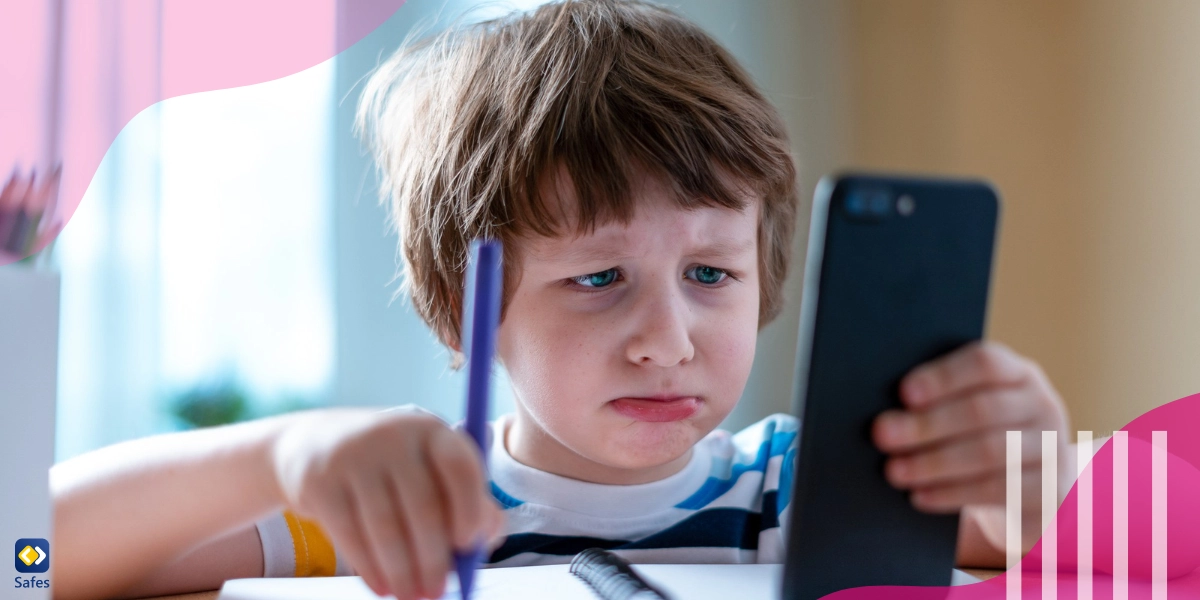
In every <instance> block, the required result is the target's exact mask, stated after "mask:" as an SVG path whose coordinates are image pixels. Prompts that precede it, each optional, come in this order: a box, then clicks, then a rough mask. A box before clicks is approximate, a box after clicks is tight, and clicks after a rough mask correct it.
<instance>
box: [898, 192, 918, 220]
mask: <svg viewBox="0 0 1200 600" xmlns="http://www.w3.org/2000/svg"><path fill="white" fill-rule="evenodd" d="M916 209H917V201H916V200H913V197H912V196H909V195H908V194H905V195H903V196H900V198H899V199H898V200H896V212H898V213H900V216H903V217H907V216H909V215H911V214H913V211H914V210H916Z"/></svg>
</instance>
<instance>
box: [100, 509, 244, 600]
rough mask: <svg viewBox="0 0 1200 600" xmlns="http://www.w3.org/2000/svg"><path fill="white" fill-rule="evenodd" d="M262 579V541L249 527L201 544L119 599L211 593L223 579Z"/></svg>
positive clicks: (124, 593) (128, 590)
mask: <svg viewBox="0 0 1200 600" xmlns="http://www.w3.org/2000/svg"><path fill="white" fill-rule="evenodd" d="M262 576H263V554H262V542H260V541H259V539H258V531H257V529H256V528H255V527H254V526H253V525H250V526H248V527H243V528H241V529H238V530H236V531H234V532H233V533H230V534H227V535H223V536H220V537H217V538H215V539H212V540H209V541H207V542H204V543H203V544H201V545H200V546H199V547H197V548H196V549H195V550H192V551H190V552H188V553H186V554H184V555H183V556H182V557H180V558H179V559H178V560H176V561H175V562H173V563H171V564H168V565H166V566H165V567H162V568H160V569H158V570H157V571H155V572H154V573H153V574H152V575H150V577H149V578H147V579H144V580H142V581H141V582H139V583H137V584H136V585H134V586H133V587H131V588H128V589H126V590H125V591H124V592H122V594H121V596H119V597H121V598H147V597H151V596H166V595H171V594H185V593H188V592H198V591H205V590H215V589H218V588H220V587H221V584H222V583H224V582H225V580H226V579H242V578H247V577H262Z"/></svg>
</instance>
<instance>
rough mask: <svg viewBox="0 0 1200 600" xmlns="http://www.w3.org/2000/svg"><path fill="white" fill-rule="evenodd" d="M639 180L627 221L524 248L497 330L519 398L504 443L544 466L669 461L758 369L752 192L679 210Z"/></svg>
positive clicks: (636, 465) (627, 479)
mask: <svg viewBox="0 0 1200 600" xmlns="http://www.w3.org/2000/svg"><path fill="white" fill-rule="evenodd" d="M635 190H637V191H635V192H634V193H635V194H638V197H637V198H636V201H637V206H638V209H637V212H636V213H635V215H634V218H633V220H632V221H631V223H630V224H629V225H628V226H625V225H621V224H620V223H610V224H607V225H603V226H599V227H597V228H596V229H595V231H594V232H593V233H591V234H588V235H583V236H578V237H573V236H564V237H555V238H545V237H538V238H534V239H530V240H526V241H524V242H523V243H522V244H521V246H520V248H519V254H520V262H521V264H520V273H521V275H520V281H519V283H518V285H517V287H516V289H515V290H514V291H513V294H512V297H511V299H510V301H509V304H508V308H507V310H506V313H505V317H504V321H503V323H502V324H501V326H500V330H499V338H498V342H497V344H498V353H499V355H500V358H501V360H502V362H503V364H504V366H505V368H506V369H507V371H508V373H509V376H510V378H511V380H512V383H513V387H514V390H515V392H516V396H517V405H518V411H517V416H516V421H515V423H514V427H513V429H512V431H511V432H510V434H509V437H508V439H507V443H508V448H509V450H510V452H512V453H513V455H514V457H516V458H517V459H518V460H520V461H521V462H524V463H526V464H529V465H531V466H534V467H537V468H540V469H542V470H546V471H550V472H553V473H557V474H560V475H565V476H568V477H573V478H576V479H584V480H588V481H596V482H601V483H637V482H641V481H649V480H653V479H657V478H661V477H664V476H666V475H669V474H671V473H673V472H674V471H675V470H677V469H678V468H681V467H682V465H683V464H684V462H686V460H687V457H688V456H690V454H689V453H688V450H689V449H690V448H691V447H692V445H694V444H695V443H696V442H697V441H698V440H700V439H701V438H702V437H704V436H705V435H706V434H707V433H709V432H710V431H712V430H713V429H715V428H716V426H717V425H718V424H719V423H720V422H721V421H722V420H723V419H724V418H725V416H726V415H728V414H729V412H730V411H731V410H732V409H733V407H734V405H735V404H736V403H737V401H738V398H739V397H740V396H741V393H742V389H743V388H744V386H745V384H746V379H747V377H748V376H749V374H750V365H751V363H752V362H753V359H754V344H755V339H756V337H757V334H758V307H759V283H758V247H757V240H758V211H759V208H758V201H757V200H754V199H752V198H751V200H752V201H751V202H750V203H749V204H748V206H747V208H746V209H745V210H744V211H736V210H731V209H726V208H699V209H693V210H684V209H682V208H679V207H678V206H677V205H676V204H675V202H674V200H673V199H672V198H671V197H670V195H669V192H668V191H667V190H666V189H665V188H664V187H663V186H662V185H661V184H660V183H656V182H654V181H653V180H645V181H644V182H642V183H641V184H640V185H637V186H635ZM560 193H568V192H560ZM563 199H564V200H566V201H573V198H563ZM573 205H574V204H573V203H569V204H568V206H573Z"/></svg>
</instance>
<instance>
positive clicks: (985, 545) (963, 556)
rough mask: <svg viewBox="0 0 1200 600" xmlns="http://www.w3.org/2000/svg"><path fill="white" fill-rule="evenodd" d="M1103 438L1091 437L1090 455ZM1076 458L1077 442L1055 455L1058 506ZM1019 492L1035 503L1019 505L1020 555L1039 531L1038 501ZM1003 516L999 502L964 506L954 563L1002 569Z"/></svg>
mask: <svg viewBox="0 0 1200 600" xmlns="http://www.w3.org/2000/svg"><path fill="white" fill-rule="evenodd" d="M1107 441H1108V438H1107V437H1105V438H1099V439H1095V440H1093V441H1092V447H1091V448H1089V450H1090V451H1091V453H1092V455H1093V456H1094V455H1095V454H1096V452H1097V451H1098V450H1099V449H1100V448H1102V447H1103V446H1104V444H1105V442H1107ZM1078 457H1079V445H1078V444H1069V445H1068V446H1067V452H1066V456H1060V457H1059V471H1058V503H1059V505H1060V506H1061V505H1062V502H1063V500H1064V499H1065V498H1066V497H1067V494H1068V493H1070V491H1071V487H1072V486H1074V485H1075V480H1076V473H1078V472H1079V458H1078ZM1033 491H1034V492H1036V494H1037V496H1036V497H1038V498H1040V497H1041V486H1040V485H1039V486H1038V489H1036V490H1033ZM1023 495H1024V496H1025V498H1027V500H1026V504H1036V505H1034V506H1024V507H1022V508H1023V513H1024V516H1023V517H1022V519H1021V524H1022V533H1021V537H1022V540H1021V554H1022V555H1024V554H1025V553H1027V552H1029V550H1030V549H1032V548H1033V546H1034V544H1036V543H1037V541H1038V540H1039V539H1040V538H1041V534H1042V527H1041V504H1040V503H1031V502H1030V501H1029V500H1028V498H1030V497H1031V496H1030V494H1023ZM1005 519H1006V516H1005V513H1004V506H1003V505H998V506H995V505H993V506H967V507H964V508H963V511H962V517H961V519H960V520H959V528H958V556H957V560H956V561H955V562H956V564H957V565H958V566H960V567H982V568H988V569H1003V568H1006V566H1007V565H1006V564H1005V563H1006V562H1007V555H1006V553H1005V549H1004V545H1005V537H1006V531H1007V529H1006V524H1005Z"/></svg>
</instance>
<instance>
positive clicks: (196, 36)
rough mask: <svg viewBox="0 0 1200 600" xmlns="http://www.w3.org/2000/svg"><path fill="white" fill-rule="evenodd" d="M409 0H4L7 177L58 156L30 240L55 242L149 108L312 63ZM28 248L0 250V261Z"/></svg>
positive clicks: (1, 158) (1, 111)
mask: <svg viewBox="0 0 1200 600" xmlns="http://www.w3.org/2000/svg"><path fill="white" fill-rule="evenodd" d="M403 3H404V0H255V1H254V2H243V1H239V0H203V1H202V0H172V1H170V2H163V1H161V0H111V1H107V2H90V1H84V0H29V1H25V0H22V1H20V2H3V3H0V186H2V185H4V183H5V182H7V181H8V180H9V179H10V173H20V174H21V177H22V178H28V177H29V176H30V175H32V174H33V173H32V172H33V171H35V170H36V172H37V173H38V174H40V175H39V179H38V180H39V181H41V180H42V176H44V175H45V174H47V173H49V172H50V171H52V170H53V168H54V165H55V164H56V163H59V162H61V165H62V175H61V179H60V182H59V193H58V196H57V202H56V207H57V208H56V210H55V211H54V216H53V217H52V218H51V217H47V218H44V219H42V222H41V226H40V227H39V235H38V236H37V239H36V240H35V241H34V242H33V243H32V244H31V247H30V248H29V251H30V252H37V251H40V250H41V249H42V248H43V247H45V246H46V245H47V244H48V243H50V241H51V240H52V239H53V238H54V236H55V235H56V234H57V232H58V231H59V230H61V228H62V227H63V226H64V225H65V224H66V222H67V220H69V219H70V217H71V216H72V215H73V214H74V213H75V210H76V208H78V206H79V202H80V201H81V200H82V198H83V194H84V192H85V191H86V190H87V187H88V185H89V184H90V183H91V181H92V178H93V177H94V176H95V173H96V170H97V168H98V167H99V165H100V161H101V159H102V158H103V157H104V154H105V152H107V151H108V149H109V147H110V146H111V145H112V142H113V140H115V139H116V136H117V134H118V133H119V132H120V131H121V129H122V128H124V127H125V125H126V124H128V123H129V121H130V120H131V119H132V118H133V117H134V116H136V115H137V114H138V113H139V112H141V111H142V110H144V109H146V108H147V107H149V106H151V105H153V104H154V103H156V102H158V101H160V100H165V99H167V98H173V97H176V96H181V95H184V94H191V93H195V92H203V91H211V90H218V89H226V88H231V87H237V86H243V85H250V84H254V83H262V82H265V81H270V80H273V79H278V78H280V77H284V76H287V75H291V74H293V73H297V72H299V71H302V70H304V69H307V68H310V67H312V66H315V65H317V64H319V63H321V62H323V61H325V60H328V59H330V58H332V57H333V56H335V55H336V54H338V53H340V52H341V51H343V50H345V49H346V48H348V47H350V46H352V45H354V44H355V43H357V42H358V41H359V40H361V39H362V38H363V37H364V36H366V35H367V34H368V33H370V32H371V31H374V30H375V29H376V28H377V27H378V26H379V25H380V24H382V23H383V22H384V21H385V20H387V18H388V17H390V16H391V15H392V14H393V13H395V12H396V10H397V9H399V8H400V6H401V5H402V4H403ZM56 98H57V99H58V100H57V101H55V99H56ZM56 115H57V117H58V118H57V119H55V118H54V117H55V116H56ZM0 208H3V207H0ZM21 254H24V253H21ZM21 254H18V255H13V254H10V253H6V252H0V265H3V264H7V263H9V262H13V261H15V260H18V259H20V258H22V255H21Z"/></svg>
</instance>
